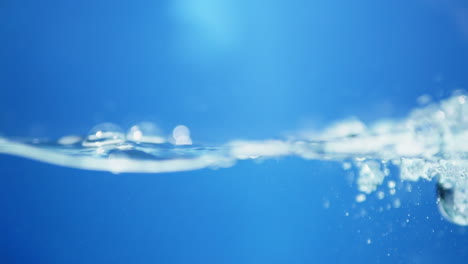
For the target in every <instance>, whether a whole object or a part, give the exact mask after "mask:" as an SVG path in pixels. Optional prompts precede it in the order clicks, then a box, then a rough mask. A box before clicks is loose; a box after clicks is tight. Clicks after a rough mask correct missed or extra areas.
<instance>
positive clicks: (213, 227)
mask: <svg viewBox="0 0 468 264" xmlns="http://www.w3.org/2000/svg"><path fill="white" fill-rule="evenodd" d="M0 36H1V37H0V133H1V134H2V135H4V136H8V137H49V138H56V137H60V136H63V135H68V134H86V133H87V131H88V130H89V129H90V128H91V127H93V126H94V125H95V124H98V123H101V122H114V123H116V124H119V125H121V126H122V127H123V128H128V127H130V126H131V125H133V124H135V123H137V122H140V121H152V122H155V123H157V124H158V125H159V126H161V127H162V128H163V129H164V130H165V131H166V132H167V133H170V131H171V129H172V127H174V126H175V125H178V124H184V125H187V126H188V127H190V129H191V131H192V137H193V139H194V141H195V142H197V143H223V142H226V141H228V140H232V139H238V138H246V139H264V138H271V137H277V136H280V135H281V134H282V133H284V132H285V131H295V130H298V129H303V128H314V129H320V128H322V127H324V126H325V125H327V124H329V123H330V122H332V121H335V120H337V119H340V118H347V117H349V116H357V117H359V118H360V119H361V120H363V121H366V122H370V121H373V120H377V119H381V118H399V117H404V116H405V115H406V114H407V113H408V112H409V111H410V109H412V108H414V107H416V106H417V104H416V98H417V97H418V96H420V95H423V94H429V95H431V96H432V97H434V98H436V99H437V98H443V97H446V96H448V95H450V94H451V92H452V91H454V90H456V89H463V88H466V87H468V77H467V76H468V73H467V69H468V5H466V4H465V3H464V1H453V0H446V1H442V0H411V1H408V0H406V1H403V0H396V1H351V2H350V3H347V2H345V1H335V0H327V1H305V0H293V1H287V2H286V1H282V2H276V1H261V0H250V1H246V0H238V1H234V0H218V1H215V0H173V1H116V0H114V1H89V0H81V1H66V0H61V1H59V0H57V1H53V0H43V1H27V0H24V1H23V0H14V1H13V0H3V1H0ZM347 174H348V173H346V172H344V171H343V170H342V169H341V165H340V164H337V163H331V162H330V163H329V162H316V161H303V160H299V159H296V158H283V159H279V160H270V161H265V162H263V163H261V164H257V163H255V162H250V161H244V162H240V163H239V164H237V165H236V166H235V167H232V168H229V169H220V170H208V169H206V170H200V171H193V172H183V173H170V174H156V175H153V174H121V175H114V174H111V173H103V172H90V171H80V170H75V169H68V168H62V167H56V166H52V165H48V164H42V163H38V162H35V161H30V160H25V159H21V158H16V157H9V156H4V155H3V156H1V157H0V196H1V197H0V263H337V262H338V263H340V262H341V263H349V262H356V263H358V262H360V263H362V262H364V263H434V262H443V263H466V261H467V259H468V250H467V249H468V235H467V234H466V233H467V231H468V230H467V229H466V228H462V227H459V226H455V225H452V224H450V223H448V222H446V221H445V220H442V219H441V218H440V215H439V213H438V211H437V206H436V204H435V198H436V197H435V186H434V185H435V184H434V182H418V183H415V184H413V187H412V189H413V191H412V192H407V191H405V189H406V187H407V186H406V185H405V184H403V183H402V184H400V185H401V189H402V190H399V191H398V192H397V195H396V196H395V197H390V198H388V197H387V198H385V199H384V200H378V199H377V198H376V197H375V196H370V197H368V200H367V201H366V202H365V203H362V204H356V203H355V196H356V194H357V190H356V186H355V184H354V183H353V181H352V180H349V179H348V178H349V177H348V175H347ZM392 177H394V179H395V180H396V179H397V178H396V176H395V175H393V176H392ZM381 189H382V190H383V191H385V192H386V193H388V189H386V187H385V186H383V187H381ZM387 196H388V195H387ZM396 198H398V199H400V200H401V203H402V206H401V208H398V209H390V210H387V209H386V207H387V205H388V204H392V203H393V202H394V199H396ZM379 208H383V211H382V212H380V209H379ZM346 213H349V216H346ZM406 220H409V222H407V221H406ZM368 239H370V240H371V243H370V244H368V243H367V240H368Z"/></svg>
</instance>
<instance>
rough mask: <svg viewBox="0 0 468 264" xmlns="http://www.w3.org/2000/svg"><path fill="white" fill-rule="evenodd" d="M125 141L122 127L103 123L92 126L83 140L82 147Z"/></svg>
mask: <svg viewBox="0 0 468 264" xmlns="http://www.w3.org/2000/svg"><path fill="white" fill-rule="evenodd" d="M123 142H125V135H124V133H123V132H122V129H121V128H120V127H118V126H117V125H114V124H112V123H103V124H100V125H97V126H95V127H93V129H91V130H90V132H89V133H88V136H87V137H86V139H85V140H84V141H83V143H82V144H83V146H84V147H100V146H105V145H111V144H120V143H123Z"/></svg>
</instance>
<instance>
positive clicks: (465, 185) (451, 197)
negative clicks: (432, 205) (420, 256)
mask: <svg viewBox="0 0 468 264" xmlns="http://www.w3.org/2000/svg"><path fill="white" fill-rule="evenodd" d="M467 189H468V180H467V179H466V178H456V179H455V178H449V179H441V180H439V182H438V183H437V196H438V200H439V203H438V206H439V211H440V212H441V214H442V215H443V216H444V217H445V218H446V219H447V220H449V221H451V222H452V223H455V224H458V225H462V226H466V225H468V192H467Z"/></svg>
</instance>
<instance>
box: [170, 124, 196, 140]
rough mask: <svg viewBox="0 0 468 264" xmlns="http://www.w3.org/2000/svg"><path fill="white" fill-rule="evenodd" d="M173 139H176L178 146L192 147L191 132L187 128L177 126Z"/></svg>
mask: <svg viewBox="0 0 468 264" xmlns="http://www.w3.org/2000/svg"><path fill="white" fill-rule="evenodd" d="M172 137H173V138H174V140H175V144H176V145H192V139H191V138H190V130H189V129H188V127H186V126H183V125H179V126H176V127H175V128H174V130H172Z"/></svg>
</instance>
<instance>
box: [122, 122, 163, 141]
mask: <svg viewBox="0 0 468 264" xmlns="http://www.w3.org/2000/svg"><path fill="white" fill-rule="evenodd" d="M127 140H129V141H133V142H139V143H140V142H141V143H154V144H161V143H165V142H166V139H165V138H164V137H163V136H162V132H161V130H160V129H159V127H157V126H156V125H155V124H153V123H150V122H141V123H138V124H136V125H134V126H132V127H131V128H130V129H129V130H128V132H127Z"/></svg>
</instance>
